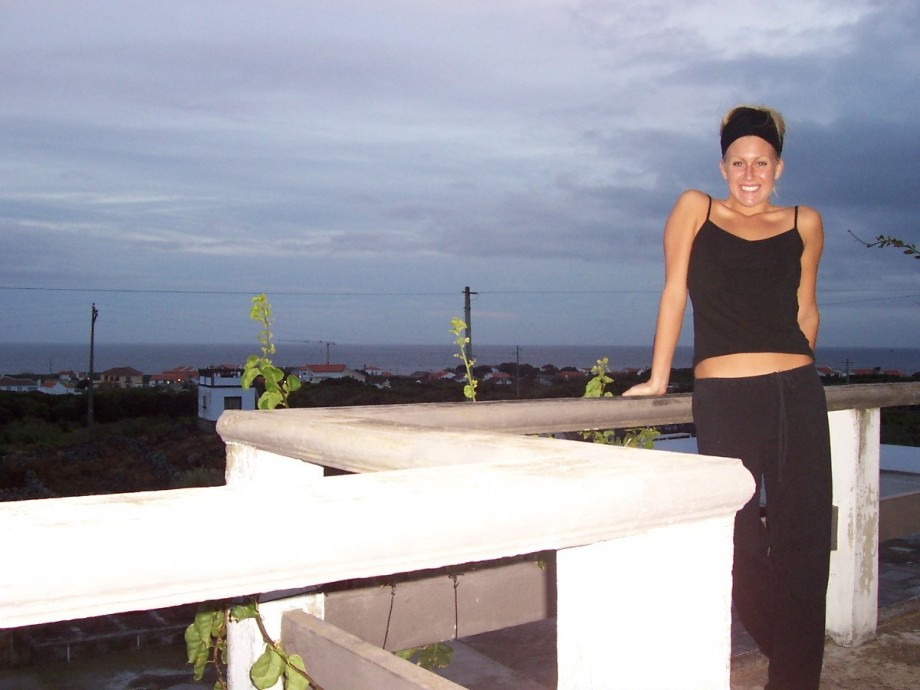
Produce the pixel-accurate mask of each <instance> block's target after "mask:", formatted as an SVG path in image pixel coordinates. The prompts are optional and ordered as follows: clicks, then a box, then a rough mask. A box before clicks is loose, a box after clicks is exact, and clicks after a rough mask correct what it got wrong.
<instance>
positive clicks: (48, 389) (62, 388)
mask: <svg viewBox="0 0 920 690" xmlns="http://www.w3.org/2000/svg"><path fill="white" fill-rule="evenodd" d="M38 392H39V393H44V394H45V395H73V394H74V393H76V392H77V391H76V387H75V386H74V384H73V383H72V382H71V381H62V380H59V379H47V380H45V381H42V383H41V385H40V386H39V387H38Z"/></svg>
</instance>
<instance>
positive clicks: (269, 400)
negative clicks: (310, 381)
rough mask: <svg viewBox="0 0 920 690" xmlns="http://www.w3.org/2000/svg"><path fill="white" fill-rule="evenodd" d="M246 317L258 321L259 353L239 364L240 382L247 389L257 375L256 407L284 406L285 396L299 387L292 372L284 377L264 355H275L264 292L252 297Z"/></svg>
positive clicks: (285, 405) (267, 304) (269, 315)
mask: <svg viewBox="0 0 920 690" xmlns="http://www.w3.org/2000/svg"><path fill="white" fill-rule="evenodd" d="M249 318H250V319H252V320H253V321H258V322H259V323H260V324H262V330H261V331H259V344H260V345H261V346H262V355H261V356H258V355H252V356H251V357H249V358H248V359H247V360H246V365H245V366H244V367H243V378H242V385H243V388H244V389H248V388H249V387H250V386H251V385H252V384H253V383H254V382H255V381H256V379H257V378H260V377H261V383H262V393H261V394H260V395H259V402H258V406H259V409H260V410H273V409H275V408H276V407H287V404H288V403H287V401H288V396H289V395H290V394H291V393H293V392H294V391H296V390H297V389H298V388H300V379H298V378H297V377H296V376H294V375H293V374H289V375H287V376H285V374H284V372H283V371H282V370H281V369H279V368H278V367H276V366H275V365H274V364H272V361H271V360H270V359H269V358H268V356H269V355H273V354H275V343H274V342H272V331H271V327H272V307H271V304H269V302H268V298H267V297H266V296H265V293H262V294H260V295H256V296H255V297H253V298H252V308H251V309H250V310H249Z"/></svg>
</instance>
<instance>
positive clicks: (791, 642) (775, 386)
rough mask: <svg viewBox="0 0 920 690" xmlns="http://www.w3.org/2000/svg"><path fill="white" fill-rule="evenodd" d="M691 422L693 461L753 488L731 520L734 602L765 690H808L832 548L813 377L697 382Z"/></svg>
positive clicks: (821, 414) (818, 651)
mask: <svg viewBox="0 0 920 690" xmlns="http://www.w3.org/2000/svg"><path fill="white" fill-rule="evenodd" d="M693 418H694V422H695V424H696V433H697V443H698V447H699V451H700V453H702V454H704V455H717V456H721V457H732V458H740V459H741V460H742V462H743V463H744V466H745V467H747V468H748V470H750V472H751V474H752V475H754V480H755V482H756V484H757V490H756V491H755V493H754V496H753V497H752V498H751V500H750V501H749V502H748V503H747V504H746V505H745V506H744V507H743V508H742V509H741V510H739V511H738V513H737V515H736V516H735V558H734V566H733V568H732V576H733V584H732V599H733V601H734V603H735V608H736V609H737V611H738V615H739V616H740V618H741V622H742V623H743V624H744V627H745V629H746V630H747V631H748V632H749V633H750V634H751V636H752V637H753V638H754V640H755V641H756V642H757V644H758V646H759V647H760V649H761V651H762V652H763V653H764V654H766V655H767V657H769V659H770V680H769V684H768V685H767V687H768V688H770V689H771V690H774V689H778V688H790V689H794V690H809V689H811V688H815V689H816V688H818V684H819V680H820V677H821V664H822V661H823V658H824V638H825V622H824V615H825V597H826V592H827V578H828V570H829V563H830V539H831V460H830V439H829V434H828V426H827V403H826V401H825V398H824V388H823V387H822V385H821V381H820V379H819V377H818V375H817V372H816V371H815V369H814V367H813V366H806V367H801V368H797V369H792V370H790V371H783V372H779V373H776V374H767V375H764V376H751V377H743V378H701V379H697V380H696V382H695V384H694V393H693ZM764 486H765V487H766V503H767V508H766V515H767V519H766V525H764V523H763V522H762V521H761V519H760V493H761V487H764Z"/></svg>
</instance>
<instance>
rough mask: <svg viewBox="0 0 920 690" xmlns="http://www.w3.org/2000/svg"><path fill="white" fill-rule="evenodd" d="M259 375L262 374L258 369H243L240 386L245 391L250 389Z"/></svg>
mask: <svg viewBox="0 0 920 690" xmlns="http://www.w3.org/2000/svg"><path fill="white" fill-rule="evenodd" d="M259 374H260V372H259V370H258V368H256V367H248V368H246V369H243V376H242V377H240V385H241V386H242V387H243V389H244V390H245V389H248V388H249V387H250V386H251V385H252V382H253V381H255V380H256V378H257V377H258V376H259Z"/></svg>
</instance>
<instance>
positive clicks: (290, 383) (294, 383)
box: [287, 374, 302, 393]
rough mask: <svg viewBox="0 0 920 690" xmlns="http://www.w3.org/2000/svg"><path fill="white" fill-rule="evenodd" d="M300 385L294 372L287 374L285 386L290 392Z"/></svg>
mask: <svg viewBox="0 0 920 690" xmlns="http://www.w3.org/2000/svg"><path fill="white" fill-rule="evenodd" d="M301 385H302V384H301V383H300V379H299V378H297V377H296V376H294V374H289V375H288V377H287V387H288V390H289V391H290V392H291V393H293V392H294V391H296V390H298V389H299V388H300V386H301Z"/></svg>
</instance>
